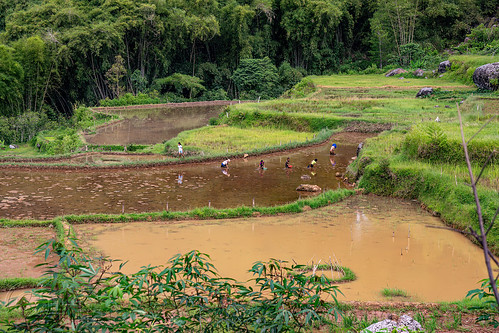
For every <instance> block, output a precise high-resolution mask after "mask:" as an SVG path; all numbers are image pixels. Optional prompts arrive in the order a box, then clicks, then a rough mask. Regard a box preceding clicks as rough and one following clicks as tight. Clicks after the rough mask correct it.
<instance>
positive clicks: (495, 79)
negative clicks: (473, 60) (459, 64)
mask: <svg viewBox="0 0 499 333" xmlns="http://www.w3.org/2000/svg"><path fill="white" fill-rule="evenodd" d="M473 82H474V83H475V84H476V86H477V87H478V88H480V89H485V90H497V88H499V62H494V63H492V64H486V65H483V66H480V67H478V68H477V69H475V72H474V73H473Z"/></svg>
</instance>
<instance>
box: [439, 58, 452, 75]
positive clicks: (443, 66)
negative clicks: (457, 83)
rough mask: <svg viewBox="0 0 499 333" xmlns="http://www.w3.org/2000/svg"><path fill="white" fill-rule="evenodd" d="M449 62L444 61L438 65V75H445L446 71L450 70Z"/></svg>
mask: <svg viewBox="0 0 499 333" xmlns="http://www.w3.org/2000/svg"><path fill="white" fill-rule="evenodd" d="M450 65H451V63H450V61H449V60H445V61H442V62H441V63H440V64H439V65H438V72H439V73H445V72H447V69H449V68H450Z"/></svg>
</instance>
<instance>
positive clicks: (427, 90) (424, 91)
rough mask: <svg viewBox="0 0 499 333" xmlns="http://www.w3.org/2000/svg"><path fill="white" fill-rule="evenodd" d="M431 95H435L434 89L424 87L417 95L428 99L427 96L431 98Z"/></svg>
mask: <svg viewBox="0 0 499 333" xmlns="http://www.w3.org/2000/svg"><path fill="white" fill-rule="evenodd" d="M431 94H433V88H431V87H424V88H421V89H420V90H419V91H418V93H417V94H416V97H426V96H430V95H431Z"/></svg>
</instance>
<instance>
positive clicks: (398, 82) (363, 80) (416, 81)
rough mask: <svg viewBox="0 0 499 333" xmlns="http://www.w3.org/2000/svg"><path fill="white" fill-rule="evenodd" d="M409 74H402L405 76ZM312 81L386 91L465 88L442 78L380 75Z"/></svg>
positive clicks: (349, 76)
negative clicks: (383, 89) (384, 88)
mask: <svg viewBox="0 0 499 333" xmlns="http://www.w3.org/2000/svg"><path fill="white" fill-rule="evenodd" d="M407 74H410V73H406V74H402V76H403V75H407ZM310 78H311V79H312V81H313V82H314V83H315V84H316V85H318V86H325V87H337V88H345V87H357V88H373V87H387V89H397V88H404V89H405V88H410V87H434V88H438V87H453V88H465V87H468V86H467V85H463V84H462V83H460V82H456V81H454V80H449V79H446V78H445V77H442V78H438V77H437V78H431V77H428V78H427V79H425V78H424V77H423V78H409V77H408V78H404V79H400V77H399V76H395V77H394V76H391V77H385V76H384V75H380V74H369V75H331V76H311V77H310Z"/></svg>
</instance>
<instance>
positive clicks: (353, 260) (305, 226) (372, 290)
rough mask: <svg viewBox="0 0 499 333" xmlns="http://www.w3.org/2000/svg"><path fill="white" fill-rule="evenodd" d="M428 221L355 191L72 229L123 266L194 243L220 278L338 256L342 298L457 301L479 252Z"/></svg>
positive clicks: (415, 211) (473, 282) (132, 267)
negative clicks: (385, 292) (343, 273)
mask: <svg viewBox="0 0 499 333" xmlns="http://www.w3.org/2000/svg"><path fill="white" fill-rule="evenodd" d="M427 225H430V226H440V225H441V222H440V220H439V219H437V218H435V217H432V216H431V215H430V214H428V213H426V212H424V211H422V210H421V209H420V207H419V206H418V205H417V204H415V203H412V202H407V201H401V200H395V199H389V198H378V197H363V196H361V197H354V198H351V199H348V200H346V201H344V202H341V203H338V204H335V205H332V206H330V207H326V208H323V209H319V210H314V211H309V212H306V213H303V214H298V215H286V216H277V217H262V218H258V219H254V218H253V219H236V220H225V221H218V220H217V221H187V222H169V223H133V224H123V225H116V224H113V225H81V226H77V231H78V233H79V235H80V236H81V237H84V238H85V239H94V240H93V241H91V245H92V246H94V247H96V248H98V249H101V250H102V251H103V252H104V254H105V255H109V256H110V257H112V258H120V259H123V260H128V261H129V263H128V264H127V266H126V270H127V271H128V272H134V271H136V270H138V269H139V268H140V266H142V265H147V264H152V265H161V264H164V263H165V262H166V261H167V259H168V258H170V257H171V256H173V255H175V254H177V253H185V252H187V251H190V250H192V249H197V250H200V251H202V252H205V253H208V254H209V255H210V256H211V258H212V259H213V262H214V264H215V266H216V267H217V268H218V269H219V272H220V274H222V276H230V277H234V278H236V279H239V280H245V279H247V278H249V277H250V276H249V273H247V270H248V269H249V268H250V267H251V265H252V263H253V262H255V261H257V260H267V259H269V258H279V259H282V260H288V261H290V262H292V261H296V262H299V263H303V264H307V263H308V264H311V263H312V262H313V263H315V264H317V263H318V262H319V261H321V262H322V263H324V262H329V261H333V262H334V261H336V262H339V263H340V264H341V265H344V266H347V267H349V268H351V269H352V270H353V271H354V272H355V273H356V274H357V276H358V280H357V281H355V282H352V283H348V284H343V285H341V286H340V288H341V291H342V292H343V293H344V294H345V296H346V297H345V298H341V299H347V300H382V299H383V298H382V296H381V290H382V289H383V288H398V289H403V290H405V291H407V292H408V293H409V295H410V296H412V300H419V301H452V300H459V299H462V298H463V297H464V296H465V295H466V292H467V291H468V290H470V289H473V288H476V287H477V281H479V280H480V279H481V278H483V277H485V276H486V271H485V269H484V265H483V260H482V255H481V252H480V250H479V249H478V248H477V247H476V246H474V245H473V244H472V243H471V242H470V241H468V240H467V239H466V238H464V237H463V236H462V235H460V234H457V233H454V232H451V231H448V230H443V229H437V228H429V227H427ZM92 235H93V236H95V237H96V238H94V237H92ZM349 235H350V237H349ZM324 274H330V272H324Z"/></svg>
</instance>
